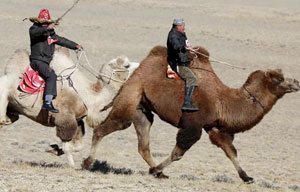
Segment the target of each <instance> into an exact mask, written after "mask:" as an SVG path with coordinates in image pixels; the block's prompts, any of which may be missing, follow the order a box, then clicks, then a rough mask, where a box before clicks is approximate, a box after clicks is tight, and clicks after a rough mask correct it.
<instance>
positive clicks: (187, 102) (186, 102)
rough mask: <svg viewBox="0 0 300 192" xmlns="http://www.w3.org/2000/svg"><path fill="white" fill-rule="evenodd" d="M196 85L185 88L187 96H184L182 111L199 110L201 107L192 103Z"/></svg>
mask: <svg viewBox="0 0 300 192" xmlns="http://www.w3.org/2000/svg"><path fill="white" fill-rule="evenodd" d="M194 88H195V86H190V87H186V88H185V97H184V104H183V106H182V108H181V110H182V111H198V110H199V108H198V107H195V106H194V105H192V104H191V100H192V95H193V92H194Z"/></svg>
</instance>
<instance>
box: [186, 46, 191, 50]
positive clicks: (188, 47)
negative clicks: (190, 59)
mask: <svg viewBox="0 0 300 192" xmlns="http://www.w3.org/2000/svg"><path fill="white" fill-rule="evenodd" d="M184 48H185V49H186V50H188V51H190V50H191V49H192V47H191V46H184Z"/></svg>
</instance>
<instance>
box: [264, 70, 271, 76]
mask: <svg viewBox="0 0 300 192" xmlns="http://www.w3.org/2000/svg"><path fill="white" fill-rule="evenodd" d="M265 76H266V77H268V78H269V77H270V76H271V75H270V70H267V71H265Z"/></svg>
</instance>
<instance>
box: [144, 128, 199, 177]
mask: <svg viewBox="0 0 300 192" xmlns="http://www.w3.org/2000/svg"><path fill="white" fill-rule="evenodd" d="M201 133H202V128H185V129H180V130H179V131H178V133H177V138H176V145H175V147H174V149H173V151H172V153H171V155H170V156H169V157H168V158H167V159H166V160H164V161H163V162H162V163H160V164H159V165H158V166H157V167H153V168H150V170H149V172H150V173H151V174H153V175H155V176H156V177H158V178H168V176H166V175H164V174H163V169H164V168H165V167H167V166H168V165H170V164H171V163H172V162H173V161H179V160H180V159H181V158H182V157H183V155H184V154H185V152H186V151H187V150H189V148H191V147H192V145H193V144H195V143H196V142H197V141H198V140H199V139H200V137H201Z"/></svg>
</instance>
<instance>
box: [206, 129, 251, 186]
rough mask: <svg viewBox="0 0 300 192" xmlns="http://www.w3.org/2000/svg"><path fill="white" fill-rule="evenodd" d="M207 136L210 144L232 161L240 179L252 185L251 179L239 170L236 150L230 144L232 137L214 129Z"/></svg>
mask: <svg viewBox="0 0 300 192" xmlns="http://www.w3.org/2000/svg"><path fill="white" fill-rule="evenodd" d="M208 134H209V138H210V140H211V142H212V144H214V145H216V146H218V147H220V148H221V149H222V150H223V151H224V152H225V154H226V156H227V157H228V158H229V159H230V160H231V161H232V163H233V165H234V167H235V169H236V170H237V172H238V174H239V176H240V178H241V179H242V180H243V181H244V182H246V183H253V182H254V181H253V178H251V177H249V176H248V175H247V174H246V172H245V171H244V170H243V169H242V168H241V166H240V165H239V163H238V161H237V150H236V149H235V147H234V146H233V144H232V141H233V139H234V137H233V135H229V134H228V133H224V132H221V131H220V130H219V129H217V128H216V127H214V128H212V129H211V130H209V131H208Z"/></svg>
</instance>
